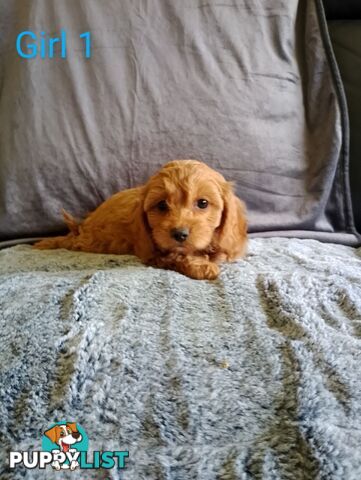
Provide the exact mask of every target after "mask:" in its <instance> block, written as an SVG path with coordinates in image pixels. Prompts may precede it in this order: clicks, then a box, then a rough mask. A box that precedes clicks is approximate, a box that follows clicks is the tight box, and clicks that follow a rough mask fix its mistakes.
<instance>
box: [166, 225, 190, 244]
mask: <svg viewBox="0 0 361 480" xmlns="http://www.w3.org/2000/svg"><path fill="white" fill-rule="evenodd" d="M170 233H171V235H172V237H173V238H174V240H177V242H184V241H185V240H187V237H188V235H189V230H188V228H173V230H171V232H170Z"/></svg>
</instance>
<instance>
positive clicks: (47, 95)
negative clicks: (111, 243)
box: [0, 0, 358, 244]
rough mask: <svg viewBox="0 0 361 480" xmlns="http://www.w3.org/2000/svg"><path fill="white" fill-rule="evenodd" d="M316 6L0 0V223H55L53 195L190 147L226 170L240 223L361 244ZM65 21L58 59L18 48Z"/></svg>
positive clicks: (122, 181) (0, 230)
mask: <svg viewBox="0 0 361 480" xmlns="http://www.w3.org/2000/svg"><path fill="white" fill-rule="evenodd" d="M317 6H318V8H320V4H319V2H315V1H314V0H308V1H306V2H300V4H299V6H298V7H297V2H284V1H283V0H271V1H268V2H234V1H233V0H225V1H223V2H221V3H220V2H218V1H216V0H211V1H208V2H204V1H201V0H184V1H175V0H174V1H169V0H167V1H166V0H153V1H152V2H146V1H144V0H124V1H121V2H119V1H116V0H108V1H107V2H99V1H98V0H78V1H77V2H74V1H72V0H63V1H61V2H59V1H55V0H37V1H36V2H23V1H22V0H13V1H11V2H8V1H7V0H0V11H1V12H2V13H1V18H0V32H1V39H0V48H1V54H0V72H1V78H0V84H1V102H0V125H1V131H0V179H1V180H0V181H1V185H0V186H1V191H2V195H1V200H0V238H2V239H3V240H5V239H12V238H17V237H20V236H35V235H48V234H50V233H52V232H56V231H59V230H62V229H63V228H64V224H63V222H62V219H61V216H60V210H61V208H65V209H67V210H68V211H69V212H71V213H72V214H73V215H75V216H78V217H81V216H83V215H85V214H86V213H87V212H88V211H89V210H92V209H94V208H95V207H96V206H97V205H98V204H99V203H100V202H102V201H103V200H104V199H105V198H106V197H108V196H109V195H111V194H112V193H113V192H115V191H117V190H120V189H123V188H127V187H131V186H134V185H137V184H139V183H142V182H144V181H145V180H146V179H147V177H148V176H149V175H150V174H151V173H153V172H154V171H155V170H156V169H157V168H159V167H160V165H161V164H163V163H165V162H167V161H168V160H170V159H174V158H198V159H200V160H203V161H205V162H207V163H208V164H210V165H211V166H212V167H214V168H216V169H218V170H220V171H221V172H222V173H223V174H225V176H226V177H227V178H228V179H230V180H234V181H235V184H236V190H237V193H238V194H239V196H240V197H242V198H243V199H244V200H245V201H246V203H247V205H248V210H249V223H250V231H251V232H256V233H257V232H258V234H272V235H273V234H280V233H282V234H286V235H297V236H301V237H302V236H303V237H312V238H321V239H325V240H330V241H336V242H337V241H341V242H345V243H350V244H355V243H357V241H358V239H357V237H356V235H355V232H354V229H353V222H352V212H351V208H350V204H349V198H348V184H347V179H346V175H345V171H346V169H347V152H346V150H345V148H344V128H345V125H343V124H342V110H341V109H340V104H339V100H340V99H339V96H338V87H337V84H335V82H334V80H333V78H332V75H331V69H330V65H329V62H328V58H327V55H326V52H325V49H324V43H323V41H322V38H321V34H320V24H319V21H318V18H317V11H316V10H317V8H316V7H317ZM61 28H64V29H66V31H67V42H68V43H67V47H68V52H67V53H68V55H67V58H66V59H61V58H53V59H49V58H45V59H42V58H39V57H37V58H35V59H32V60H26V59H23V58H20V57H19V55H18V54H17V52H16V49H15V42H16V37H17V34H18V33H19V32H21V31H23V30H33V31H34V32H36V33H37V34H39V32H41V31H46V32H47V33H48V34H52V35H56V34H57V33H59V32H60V29H61ZM84 31H90V32H91V35H92V45H93V49H92V57H91V58H90V59H85V58H84V46H83V45H84V42H83V40H81V39H80V38H79V35H80V34H81V33H82V32H84ZM59 50H60V45H59V43H58V44H57V45H56V48H55V52H56V54H59Z"/></svg>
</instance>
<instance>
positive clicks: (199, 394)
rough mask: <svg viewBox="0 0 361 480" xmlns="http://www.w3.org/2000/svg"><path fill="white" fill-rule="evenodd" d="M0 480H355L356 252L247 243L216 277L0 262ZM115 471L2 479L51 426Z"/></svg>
mask: <svg viewBox="0 0 361 480" xmlns="http://www.w3.org/2000/svg"><path fill="white" fill-rule="evenodd" d="M0 271H1V276H0V321H1V327H0V328H1V330H0V331H1V339H0V343H1V345H0V355H1V359H0V361H1V403H0V432H1V433H0V435H1V437H2V438H1V439H0V445H1V448H0V452H1V467H0V478H1V479H2V480H5V479H16V478H27V479H53V478H56V479H59V478H72V479H90V478H92V479H101V478H103V479H104V478H112V479H118V478H123V479H125V480H130V479H131V480H141V479H147V480H153V479H154V480H161V479H167V480H171V479H172V480H180V479H184V480H191V479H202V480H216V479H217V480H219V479H224V480H225V479H228V480H234V479H254V478H256V479H260V478H262V479H267V480H271V479H272V480H276V479H292V480H297V479H302V480H305V479H316V478H318V479H347V480H353V479H354V480H359V479H360V478H361V455H360V445H361V381H360V378H361V338H360V336H361V249H359V250H355V249H352V248H350V247H345V246H339V245H332V244H321V243H319V242H317V241H313V240H289V239H279V238H278V239H277V238H274V239H254V240H251V242H250V246H249V254H248V256H247V258H246V259H245V260H242V261H239V262H237V263H234V264H231V265H226V266H224V267H223V268H222V274H221V277H220V278H219V279H218V280H217V281H214V282H208V281H194V280H191V279H189V278H186V277H184V276H182V275H180V274H177V273H174V272H169V271H162V270H157V269H152V268H147V267H144V266H143V265H141V264H140V263H139V262H138V261H137V259H135V258H134V257H130V256H128V257H124V256H123V257H120V256H111V255H95V254H86V253H75V252H68V251H65V250H59V251H34V250H32V249H31V247H29V246H17V247H14V248H9V249H6V250H3V251H1V252H0ZM61 420H68V421H75V422H79V424H80V425H81V426H82V427H83V428H84V430H85V431H86V432H87V434H88V437H89V442H90V446H89V451H90V452H91V451H93V450H129V459H128V461H127V468H126V469H125V470H120V471H117V470H115V469H112V470H109V471H105V470H102V471H101V470H99V471H97V470H89V471H87V470H81V471H76V472H72V473H70V472H69V473H58V472H53V471H52V469H51V468H50V467H47V469H46V470H45V471H41V470H38V469H34V470H24V469H22V468H19V469H16V470H14V471H10V470H9V467H8V452H9V450H23V451H27V450H41V436H42V433H43V432H44V430H46V429H47V428H48V427H49V425H50V424H51V423H53V422H56V421H61Z"/></svg>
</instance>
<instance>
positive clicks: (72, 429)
mask: <svg viewBox="0 0 361 480" xmlns="http://www.w3.org/2000/svg"><path fill="white" fill-rule="evenodd" d="M66 426H67V427H69V428H70V430H71V431H72V432H77V431H78V429H77V428H76V423H69V422H68V423H67V424H66Z"/></svg>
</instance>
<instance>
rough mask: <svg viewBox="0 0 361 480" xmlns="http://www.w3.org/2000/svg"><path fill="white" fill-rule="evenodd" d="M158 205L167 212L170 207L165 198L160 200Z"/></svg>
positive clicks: (158, 207) (160, 209)
mask: <svg viewBox="0 0 361 480" xmlns="http://www.w3.org/2000/svg"><path fill="white" fill-rule="evenodd" d="M156 206H157V209H158V210H159V211H160V212H167V211H168V209H169V207H168V205H167V202H166V201H165V200H162V201H160V202H159V203H157V205H156Z"/></svg>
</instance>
